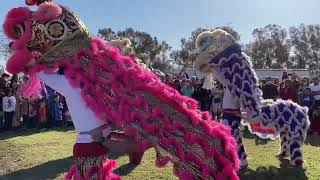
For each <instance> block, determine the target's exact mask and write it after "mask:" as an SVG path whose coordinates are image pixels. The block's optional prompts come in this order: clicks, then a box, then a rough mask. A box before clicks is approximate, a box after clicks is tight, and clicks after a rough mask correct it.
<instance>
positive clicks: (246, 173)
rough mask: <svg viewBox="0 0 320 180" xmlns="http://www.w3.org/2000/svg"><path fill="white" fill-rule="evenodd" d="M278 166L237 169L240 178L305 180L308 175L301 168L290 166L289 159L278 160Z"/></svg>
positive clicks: (251, 179)
mask: <svg viewBox="0 0 320 180" xmlns="http://www.w3.org/2000/svg"><path fill="white" fill-rule="evenodd" d="M280 162H281V164H280V168H277V167H274V166H270V167H258V168H257V169H256V170H252V169H243V170H240V171H239V173H238V174H239V177H240V179H241V180H257V179H259V180H307V179H308V177H307V176H306V174H305V171H306V170H305V169H303V168H298V167H297V168H290V161H289V160H287V159H285V160H280Z"/></svg>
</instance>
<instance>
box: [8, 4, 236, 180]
mask: <svg viewBox="0 0 320 180" xmlns="http://www.w3.org/2000/svg"><path fill="white" fill-rule="evenodd" d="M27 3H28V5H34V4H38V5H39V7H38V9H37V10H36V11H31V10H30V9H29V8H28V7H20V8H15V9H12V10H11V11H10V12H9V13H8V14H7V16H6V21H5V23H4V25H3V27H4V31H5V33H6V35H7V36H8V38H10V39H11V40H12V41H13V45H12V48H13V49H14V54H13V55H12V57H11V58H10V59H9V61H8V62H7V70H8V71H9V72H11V73H18V72H23V73H25V74H27V75H29V77H30V80H32V81H31V82H30V83H29V86H28V87H26V88H25V90H24V91H25V95H28V94H29V95H31V94H32V93H34V92H36V91H37V90H39V88H38V87H39V82H38V81H37V78H36V76H39V77H40V79H41V80H42V81H43V82H44V83H46V84H47V85H48V86H51V87H52V88H53V89H56V90H57V91H58V92H60V93H61V94H63V95H64V96H65V98H66V101H67V105H68V106H69V110H70V114H71V117H72V120H73V122H74V125H75V129H76V132H77V133H78V137H77V142H76V144H75V145H74V158H75V165H74V166H72V168H71V169H70V171H69V173H68V174H67V176H66V179H72V178H74V179H93V178H94V179H99V180H103V179H105V180H107V179H108V180H109V179H118V178H119V177H118V176H116V175H114V174H113V173H112V169H113V168H114V167H115V162H114V161H110V160H108V158H107V151H108V150H116V151H123V152H127V153H129V157H130V160H131V162H133V163H135V164H139V161H140V159H141V156H142V154H143V152H144V151H146V150H147V149H149V148H151V147H153V148H155V150H156V152H157V157H156V165H157V166H159V167H163V166H165V165H166V164H167V163H168V162H172V163H173V165H174V174H175V175H176V176H178V177H179V178H180V179H186V180H189V179H230V180H237V179H239V178H238V176H237V170H238V169H239V163H240V162H239V159H238V156H237V144H236V141H235V140H234V138H233V137H232V136H231V134H230V129H229V128H228V127H227V126H224V125H221V124H219V123H216V122H214V121H212V120H211V117H210V116H209V115H208V113H205V112H201V111H200V110H199V109H198V108H197V104H196V102H195V101H194V100H192V99H190V98H187V97H184V96H181V95H180V94H179V93H178V92H177V91H175V90H174V89H172V88H170V87H168V86H167V85H165V84H163V83H162V82H161V81H160V79H159V78H158V77H157V76H156V75H154V74H153V73H151V72H150V71H148V70H146V69H144V68H142V67H141V66H140V65H139V64H138V63H137V62H136V61H135V58H134V57H133V56H123V55H121V53H120V52H119V49H118V48H115V47H112V46H110V45H108V44H107V43H106V42H104V41H103V40H101V39H99V38H94V37H92V36H91V35H90V34H89V32H88V30H87V28H86V27H85V25H84V24H83V23H82V21H81V20H80V19H79V17H77V16H76V15H75V14H74V13H73V12H72V11H70V10H69V9H67V8H65V7H63V6H59V5H56V4H54V3H52V2H50V1H48V2H46V1H43V0H42V1H37V2H34V1H32V0H31V1H28V2H27ZM84 106H85V107H84ZM110 124H114V125H116V126H117V127H121V128H123V129H124V134H120V135H119V134H115V135H114V133H111V132H110V127H109V126H110Z"/></svg>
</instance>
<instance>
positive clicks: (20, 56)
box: [6, 48, 33, 74]
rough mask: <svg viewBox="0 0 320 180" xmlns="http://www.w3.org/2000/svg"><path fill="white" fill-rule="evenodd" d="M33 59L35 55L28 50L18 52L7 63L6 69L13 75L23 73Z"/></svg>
mask: <svg viewBox="0 0 320 180" xmlns="http://www.w3.org/2000/svg"><path fill="white" fill-rule="evenodd" d="M32 59H33V55H32V54H31V53H30V51H28V50H27V49H26V48H24V49H21V50H18V51H16V52H14V54H13V55H12V56H11V57H10V58H9V60H8V61H7V64H6V69H7V71H8V72H9V73H11V74H15V73H19V72H23V71H25V65H26V64H28V63H29V62H30V61H31V60H32Z"/></svg>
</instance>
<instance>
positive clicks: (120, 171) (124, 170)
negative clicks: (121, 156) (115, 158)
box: [113, 163, 137, 176]
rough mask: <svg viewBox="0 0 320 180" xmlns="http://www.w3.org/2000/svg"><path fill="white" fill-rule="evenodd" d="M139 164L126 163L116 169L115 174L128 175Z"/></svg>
mask: <svg viewBox="0 0 320 180" xmlns="http://www.w3.org/2000/svg"><path fill="white" fill-rule="evenodd" d="M136 167H137V166H136V165H132V164H130V163H128V164H124V165H122V166H120V167H118V168H117V169H115V170H114V171H113V172H114V173H115V174H118V175H119V176H127V175H128V174H130V173H131V172H132V171H133V170H134V169H135V168H136Z"/></svg>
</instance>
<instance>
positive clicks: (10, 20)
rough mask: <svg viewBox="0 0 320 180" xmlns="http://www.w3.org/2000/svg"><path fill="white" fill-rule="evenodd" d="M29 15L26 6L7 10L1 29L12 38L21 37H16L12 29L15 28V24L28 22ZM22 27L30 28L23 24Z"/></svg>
mask: <svg viewBox="0 0 320 180" xmlns="http://www.w3.org/2000/svg"><path fill="white" fill-rule="evenodd" d="M31 17H32V15H31V11H30V10H29V8H27V7H19V8H14V9H12V10H11V11H9V13H8V14H7V16H6V20H5V22H4V24H3V31H4V33H5V35H6V36H7V37H8V38H10V39H12V40H19V39H21V38H20V37H17V36H16V35H15V34H14V30H15V28H17V25H25V24H24V23H25V22H28V21H29V20H30V19H31ZM28 25H29V24H28ZM24 28H26V29H30V28H31V26H30V25H29V26H25V27H24ZM25 31H26V30H25ZM28 35H29V34H28ZM29 39H30V38H29Z"/></svg>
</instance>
